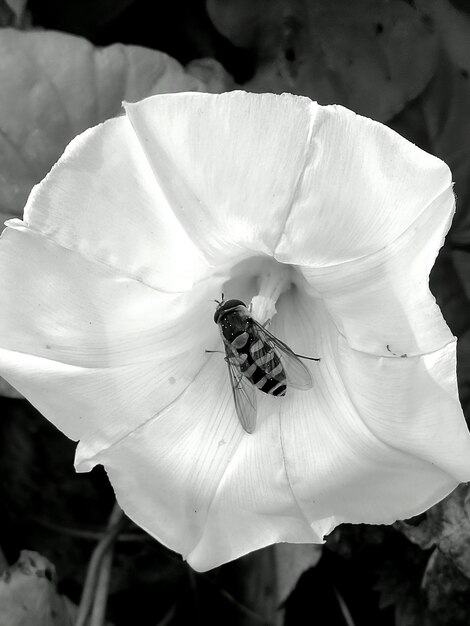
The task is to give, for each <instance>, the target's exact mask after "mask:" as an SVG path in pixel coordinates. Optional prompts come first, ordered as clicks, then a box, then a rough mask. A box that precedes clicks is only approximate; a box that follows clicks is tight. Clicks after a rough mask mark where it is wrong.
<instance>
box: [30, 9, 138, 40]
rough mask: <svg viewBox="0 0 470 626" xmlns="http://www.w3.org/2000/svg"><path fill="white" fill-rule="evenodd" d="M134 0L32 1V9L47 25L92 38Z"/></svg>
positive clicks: (42, 22)
mask: <svg viewBox="0 0 470 626" xmlns="http://www.w3.org/2000/svg"><path fill="white" fill-rule="evenodd" d="M134 2H135V0H67V2H63V0H32V1H31V5H32V10H33V12H34V13H36V14H38V13H39V15H40V17H41V24H42V25H46V26H47V28H53V29H57V30H64V31H66V32H68V33H73V34H75V35H81V36H83V37H88V38H93V36H94V34H95V33H96V32H97V30H98V29H99V28H100V27H102V26H105V25H106V24H107V23H109V22H110V21H111V20H113V19H114V18H116V17H117V16H118V15H120V14H121V13H123V12H124V11H125V10H126V9H127V8H128V7H129V6H130V5H132V4H133V3H134Z"/></svg>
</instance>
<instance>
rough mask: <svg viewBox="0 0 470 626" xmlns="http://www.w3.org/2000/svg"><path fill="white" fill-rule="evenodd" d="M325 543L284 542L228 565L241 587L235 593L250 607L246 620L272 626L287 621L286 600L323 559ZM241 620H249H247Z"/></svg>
mask: <svg viewBox="0 0 470 626" xmlns="http://www.w3.org/2000/svg"><path fill="white" fill-rule="evenodd" d="M321 554H322V546H320V545H313V544H289V543H281V544H275V545H272V546H268V547H267V548H263V549H262V550H257V551H255V552H252V553H251V554H248V555H246V556H244V557H242V558H241V559H238V560H237V561H235V562H233V563H229V564H228V565H225V566H224V568H223V571H224V572H225V573H232V574H234V578H235V579H236V580H238V581H240V588H239V589H237V590H236V592H235V593H234V595H235V597H236V598H237V600H238V601H239V603H240V606H241V607H243V608H244V609H247V610H248V611H245V612H247V613H248V615H247V621H246V624H247V625H248V624H250V626H251V624H252V623H254V622H253V619H255V620H256V621H261V622H265V623H267V624H270V625H271V626H281V624H283V619H284V616H283V613H284V607H283V604H284V603H285V601H286V600H287V598H288V596H289V595H290V594H291V592H292V591H293V590H294V588H295V587H296V585H297V582H298V580H299V578H300V576H301V575H302V574H303V573H304V572H305V571H306V570H308V569H310V568H311V567H315V565H316V564H317V563H318V561H319V560H320V557H321ZM250 613H251V615H250ZM240 624H245V622H244V621H242V622H240Z"/></svg>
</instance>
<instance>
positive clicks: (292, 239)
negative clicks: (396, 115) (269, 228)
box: [275, 106, 452, 267]
mask: <svg viewBox="0 0 470 626" xmlns="http://www.w3.org/2000/svg"><path fill="white" fill-rule="evenodd" d="M312 111H313V112H314V115H315V118H314V121H313V128H312V131H311V142H310V153H309V157H308V160H307V162H306V165H305V169H304V173H303V177H302V179H301V182H300V183H299V187H298V190H297V194H296V200H295V203H294V204H293V206H292V210H291V212H290V214H289V218H288V220H287V223H286V227H285V230H284V233H283V235H282V237H281V239H280V241H279V244H278V246H277V248H276V253H275V256H276V258H277V259H278V260H279V261H282V262H283V263H295V264H299V265H309V266H314V267H318V266H329V265H334V264H338V263H344V262H346V261H351V260H353V259H358V258H360V257H363V256H365V255H368V254H372V253H375V252H377V251H379V250H380V249H382V248H384V247H385V246H387V245H389V244H390V243H392V242H393V241H394V240H395V239H396V238H397V237H399V236H400V235H401V234H402V233H403V232H404V231H405V230H406V229H407V228H409V227H410V226H411V225H412V224H413V223H414V221H415V220H416V219H417V217H418V216H419V215H420V214H421V213H422V212H423V211H425V210H426V209H427V207H428V206H429V205H430V204H432V203H433V202H434V201H435V199H436V198H437V197H439V196H441V195H445V194H447V196H448V197H451V196H452V190H451V176H450V171H449V168H448V167H447V166H446V165H445V163H443V162H442V161H440V160H439V159H437V158H436V157H433V156H431V155H430V154H428V153H426V152H424V151H423V150H420V149H419V148H417V147H416V146H415V145H413V144H412V143H410V142H408V141H406V140H405V139H403V137H401V136H400V135H398V134H397V133H395V132H394V131H392V130H390V129H389V128H387V127H386V126H383V125H382V124H379V123H378V122H374V121H372V120H370V119H367V118H365V117H361V116H360V115H356V114H355V113H353V112H352V111H348V110H347V109H345V108H343V107H340V106H327V107H317V108H316V109H313V108H312ZM443 206H446V207H447V208H449V207H448V204H446V203H445V201H444V200H443ZM451 211H452V209H451ZM299 224H302V228H299Z"/></svg>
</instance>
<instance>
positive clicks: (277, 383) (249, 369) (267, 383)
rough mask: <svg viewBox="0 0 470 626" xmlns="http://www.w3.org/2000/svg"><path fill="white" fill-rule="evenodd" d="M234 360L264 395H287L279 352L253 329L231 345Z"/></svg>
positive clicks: (243, 332) (244, 332)
mask: <svg viewBox="0 0 470 626" xmlns="http://www.w3.org/2000/svg"><path fill="white" fill-rule="evenodd" d="M230 346H231V348H232V353H233V357H232V358H233V359H234V361H236V363H237V365H238V366H239V368H240V370H241V372H242V374H243V376H246V378H248V380H249V381H250V383H252V384H253V385H254V386H255V387H257V388H258V389H259V390H260V391H264V393H269V394H272V395H273V396H285V395H286V389H287V388H286V373H285V371H284V368H283V367H282V363H281V359H280V358H279V355H278V354H277V352H276V351H275V350H274V349H273V348H271V347H270V346H269V345H267V344H266V343H265V342H264V341H262V340H261V339H260V338H259V337H258V336H257V333H256V332H254V330H253V328H250V327H248V328H247V329H246V330H245V331H241V332H240V333H239V334H238V335H237V336H236V337H235V338H234V339H233V340H232V341H231V343H230Z"/></svg>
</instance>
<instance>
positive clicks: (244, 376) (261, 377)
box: [214, 294, 320, 433]
mask: <svg viewBox="0 0 470 626" xmlns="http://www.w3.org/2000/svg"><path fill="white" fill-rule="evenodd" d="M216 302H217V305H218V306H217V309H216V311H215V314H214V322H215V323H216V324H217V325H218V326H219V329H220V333H221V335H222V339H223V342H224V347H225V361H226V362H227V365H228V371H229V378H230V383H231V385H232V390H233V398H234V401H235V409H236V411H237V415H238V419H239V420H240V423H241V425H242V426H243V428H244V429H245V430H246V432H247V433H252V432H253V431H254V429H255V426H256V389H259V390H260V391H263V392H264V393H267V394H270V395H273V396H279V397H282V396H285V395H286V392H287V387H294V388H296V389H311V387H312V385H313V382H312V376H311V374H310V372H309V370H308V369H307V367H306V366H305V365H304V364H303V363H302V362H301V361H300V359H301V358H303V359H309V360H312V361H319V360H320V359H314V358H313V357H307V356H301V355H298V354H295V352H293V351H292V350H291V349H290V348H289V346H287V345H286V344H285V343H283V342H282V341H281V340H280V339H278V338H277V337H275V336H274V335H273V334H272V333H270V332H269V331H268V330H267V329H266V327H265V326H263V325H261V324H260V323H259V322H257V321H256V320H255V319H254V318H253V317H252V316H251V311H250V310H249V309H248V308H247V307H246V305H245V303H244V302H242V301H241V300H224V295H223V294H222V300H221V301H220V302H219V301H218V300H216Z"/></svg>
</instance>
